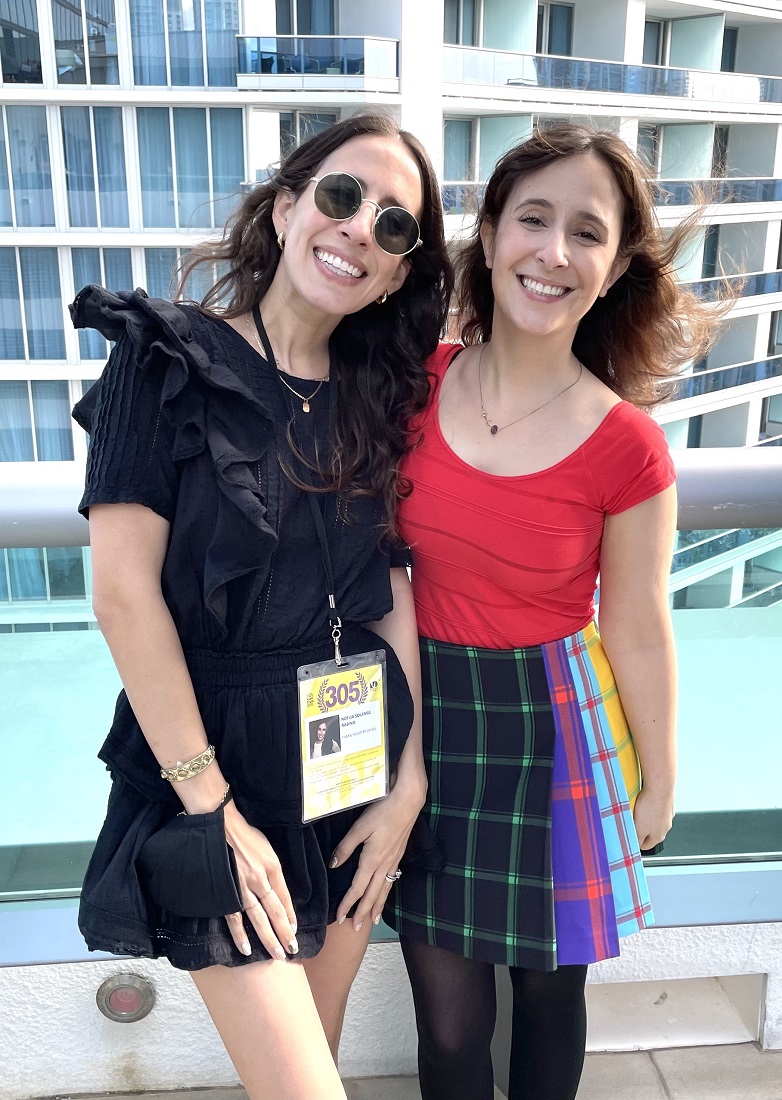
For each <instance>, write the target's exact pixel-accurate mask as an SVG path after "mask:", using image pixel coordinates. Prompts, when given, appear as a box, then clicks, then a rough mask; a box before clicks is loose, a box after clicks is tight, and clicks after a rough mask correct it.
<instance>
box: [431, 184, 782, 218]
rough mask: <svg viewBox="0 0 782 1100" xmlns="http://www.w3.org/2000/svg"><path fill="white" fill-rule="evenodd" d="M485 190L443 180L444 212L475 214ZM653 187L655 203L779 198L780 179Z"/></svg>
mask: <svg viewBox="0 0 782 1100" xmlns="http://www.w3.org/2000/svg"><path fill="white" fill-rule="evenodd" d="M485 190H486V184H485V183H477V182H475V181H474V180H455V181H449V182H448V183H444V184H443V185H442V188H441V194H442V199H443V208H444V210H445V213H446V214H476V213H477V212H478V207H479V206H480V204H481V201H482V199H483V193H484V191H485ZM652 190H653V192H654V198H655V202H656V204H657V206H689V205H692V204H697V203H700V202H707V203H755V202H758V203H768V202H782V180H777V179H712V180H654V181H653V183H652Z"/></svg>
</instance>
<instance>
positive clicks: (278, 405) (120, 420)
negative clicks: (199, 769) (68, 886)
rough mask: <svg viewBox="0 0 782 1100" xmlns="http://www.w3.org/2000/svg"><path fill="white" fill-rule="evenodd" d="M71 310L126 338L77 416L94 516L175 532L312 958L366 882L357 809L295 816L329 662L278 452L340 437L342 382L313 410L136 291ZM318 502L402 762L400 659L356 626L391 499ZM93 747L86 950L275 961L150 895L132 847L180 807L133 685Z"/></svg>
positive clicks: (232, 745)
mask: <svg viewBox="0 0 782 1100" xmlns="http://www.w3.org/2000/svg"><path fill="white" fill-rule="evenodd" d="M71 313H72V317H73V322H74V325H75V326H76V327H77V328H90V327H91V328H96V329H98V331H100V332H101V333H102V334H103V335H104V336H105V337H106V338H107V339H109V340H112V341H116V345H115V347H114V349H113V351H112V353H111V357H110V359H109V361H108V364H107V365H106V368H105V370H104V372H103V374H102V375H101V378H100V379H99V381H98V382H97V383H96V384H95V386H93V387H92V389H91V390H90V391H89V393H88V394H87V395H86V396H85V397H84V398H83V400H82V401H80V402H79V403H78V405H77V406H76V408H75V410H74V417H75V418H76V420H77V421H78V423H79V424H80V425H81V426H82V427H83V428H84V429H85V430H86V431H88V432H89V433H90V451H89V459H88V463H87V478H86V489H85V493H84V497H83V499H82V502H81V505H80V510H81V511H82V512H83V513H84V514H86V513H87V510H88V509H89V507H90V505H93V504H101V503H135V504H143V505H145V506H146V507H148V508H151V509H152V510H153V511H155V512H156V513H158V514H159V515H160V516H162V517H163V518H164V519H166V520H168V522H169V523H170V525H171V529H170V538H169V545H168V551H167V554H166V558H165V564H164V566H163V573H162V588H163V595H164V598H165V600H166V603H167V605H168V608H169V610H170V612H171V615H172V617H173V620H174V623H175V624H176V627H177V630H178V632H179V637H180V639H181V641H182V646H183V649H184V652H185V657H186V660H187V664H188V668H189V670H190V674H191V678H192V681H193V687H194V689H195V693H196V697H197V700H198V704H199V708H200V711H201V715H202V717H203V722H204V726H205V728H206V733H207V736H208V739H209V741H210V742H211V743H212V744H214V745H215V747H216V749H217V758H218V760H219V762H220V767H221V769H222V771H223V773H224V774H225V777H226V780H227V781H228V782H229V783H230V784H231V787H232V789H233V792H234V797H235V800H236V804H237V806H238V807H239V809H240V811H241V812H242V814H244V816H245V817H246V818H247V820H248V821H249V822H250V823H251V824H253V825H255V826H257V827H258V828H259V829H262V830H263V832H264V833H265V834H266V835H267V836H268V838H269V840H270V841H271V843H272V845H273V847H274V849H275V851H276V852H277V854H278V856H279V857H280V860H281V863H282V868H283V872H284V875H285V880H286V882H287V884H288V888H289V889H290V892H291V896H292V899H293V904H294V908H295V911H296V916H297V920H298V932H297V937H298V942H299V947H300V953H299V956H298V957H300V958H308V957H310V956H312V955H315V954H316V953H317V952H318V950H319V949H320V947H321V946H322V944H323V941H324V938H325V932H326V925H327V924H328V923H329V922H331V921H333V920H334V916H335V912H336V909H337V906H338V905H339V902H340V900H341V899H342V897H343V896H344V894H345V893H346V891H347V889H348V888H349V886H350V883H351V881H352V878H353V874H354V872H355V869H356V865H357V861H358V856H357V854H356V855H354V856H353V857H352V858H351V859H350V860H348V861H347V862H346V863H345V864H344V865H343V866H342V867H339V868H337V869H336V870H330V869H329V868H328V861H329V858H330V856H331V853H332V851H333V849H334V847H335V846H336V844H337V843H338V842H339V841H340V839H341V838H342V837H343V836H344V835H345V833H346V832H347V830H348V829H349V828H350V826H351V824H352V823H353V822H354V821H355V819H356V817H357V816H358V815H359V813H360V812H361V811H360V810H351V811H345V812H344V813H341V814H337V815H334V816H333V817H330V818H326V819H323V820H322V821H320V822H316V823H314V824H309V825H302V824H301V793H300V768H299V748H298V737H297V732H296V731H297V702H296V670H297V668H298V667H299V666H300V665H302V664H305V663H310V662H314V661H320V660H327V659H329V658H330V657H331V656H333V650H332V647H331V642H330V636H329V635H330V631H329V626H328V615H327V605H326V596H325V593H326V586H325V584H326V582H325V577H324V572H323V565H322V560H321V554H320V550H319V547H318V542H317V535H316V531H315V526H314V524H313V521H312V515H311V513H310V510H309V504H308V501H307V500H306V494H305V493H304V492H302V491H301V490H299V489H297V488H296V487H295V486H294V485H293V483H292V482H291V481H290V480H289V479H288V478H287V477H286V476H285V474H284V473H283V471H282V468H281V464H280V463H281V460H282V461H283V462H284V463H288V464H290V462H291V461H292V459H293V456H292V454H291V450H290V447H289V444H288V442H287V438H286V429H287V426H288V424H289V423H290V422H291V421H293V430H294V432H295V434H296V439H297V442H298V443H299V445H300V446H301V447H303V448H304V449H305V451H310V453H313V452H314V451H315V449H316V448H317V447H319V446H321V447H322V446H324V445H327V443H328V432H329V411H328V410H329V400H328V393H327V391H328V385H327V384H324V387H323V390H322V392H321V394H319V395H318V397H316V398H313V401H312V406H311V407H312V412H311V413H309V414H304V413H303V412H302V406H301V402H298V401H296V399H295V398H294V397H293V396H292V395H291V394H289V393H288V391H287V390H286V389H285V388H284V387H283V386H282V385H281V383H280V380H279V377H278V376H277V371H276V369H275V368H274V367H273V366H270V365H269V364H268V363H267V362H266V360H265V359H263V358H262V357H261V356H260V355H258V354H256V353H255V352H254V351H253V349H252V348H251V347H250V345H249V344H248V343H247V342H246V341H245V340H244V339H242V337H241V336H239V335H238V334H237V333H236V332H235V331H234V330H233V329H232V328H231V327H230V326H229V325H227V324H225V323H224V322H222V321H220V320H219V319H214V318H210V317H206V316H204V315H203V314H201V313H200V312H199V311H198V310H197V309H195V308H194V307H188V306H178V305H173V304H172V303H171V302H166V301H162V300H159V299H150V298H147V297H146V295H145V294H144V293H143V292H140V291H137V292H135V293H132V294H131V293H121V294H112V293H109V292H107V291H105V290H103V289H102V288H100V287H95V286H90V287H86V288H85V289H84V290H83V291H82V292H81V293H80V294H79V295H78V297H77V298H76V301H75V302H74V303H73V306H72V307H71ZM346 369H349V368H346ZM305 386H306V383H304V382H303V381H302V383H301V385H300V389H301V390H302V392H307V391H305ZM342 504H344V502H342ZM321 506H322V508H323V512H324V519H325V521H326V529H327V532H328V538H329V543H330V551H331V555H332V558H333V562H334V573H335V580H336V586H337V592H336V595H337V600H338V606H339V607H340V611H341V614H342V619H343V623H344V624H345V630H344V633H343V652H345V653H356V652H363V651H364V650H368V649H373V648H376V647H377V646H378V645H382V646H383V647H384V648H385V649H386V652H387V657H388V692H389V745H390V757H391V766H392V768H393V767H395V766H396V763H397V762H398V760H399V756H400V754H401V752H402V749H403V747H404V744H405V740H406V738H407V735H408V733H409V730H410V726H411V723H412V715H413V710H412V700H411V697H410V692H409V690H408V686H407V681H406V679H405V676H404V673H403V671H402V669H401V666H400V665H399V662H398V660H397V658H396V655H395V654H394V653H393V651H392V650H391V649H390V647H389V646H388V645H387V644H386V643H384V642H381V641H380V640H379V639H378V637H377V635H375V634H373V633H372V632H370V631H368V630H366V629H365V628H364V627H362V626H361V625H360V624H362V623H366V622H373V621H376V620H378V619H381V618H382V617H383V616H384V615H385V614H386V613H387V612H389V611H390V610H391V607H392V596H391V586H390V576H389V569H390V566H391V564H392V554H391V552H389V549H388V547H387V546H384V544H383V542H382V541H381V539H380V536H379V524H381V522H382V520H383V512H382V506H381V504H380V502H378V501H376V500H371V499H368V498H361V499H360V500H358V501H351V502H350V504H349V507H348V512H349V516H348V518H347V520H346V517H345V515H344V511H345V509H344V507H343V506H341V503H340V502H339V501H337V499H336V497H335V495H334V494H327V495H325V496H324V497H322V498H321ZM393 560H394V563H396V564H404V561H403V559H402V558H396V559H393ZM99 756H100V759H101V760H102V761H104V763H105V764H106V765H107V767H108V768H109V770H110V771H111V773H112V777H113V785H112V790H111V794H110V797H109V804H108V811H107V816H106V821H105V824H104V826H103V828H102V830H101V833H100V836H99V838H98V842H97V845H96V847H95V851H94V854H93V857H92V859H91V861H90V864H89V867H88V870H87V874H86V877H85V880H84V886H83V890H82V900H81V908H80V915H79V927H80V928H81V931H82V933H83V935H84V937H85V939H86V941H87V944H88V946H89V947H90V948H91V949H93V950H102V951H109V952H113V953H115V954H122V955H133V956H149V957H152V958H155V957H158V956H161V955H165V956H167V957H168V958H169V960H170V961H171V963H172V964H173V965H174V966H176V967H180V968H182V969H186V970H197V969H200V968H202V967H205V966H210V965H213V964H217V963H219V964H224V965H228V966H233V965H239V964H242V963H244V962H251V961H253V960H258V959H265V958H268V957H269V956H268V953H267V952H266V950H265V949H264V947H263V946H262V945H261V943H260V941H259V940H258V938H257V936H256V934H255V932H254V930H253V929H252V927H251V926H250V922H249V921H245V926H246V927H247V931H248V935H249V940H250V944H251V947H252V955H251V956H249V957H248V958H245V956H243V955H241V954H240V953H239V952H238V951H237V949H236V947H235V946H234V944H233V941H232V939H231V937H230V935H229V933H228V929H227V926H226V922H225V920H224V919H223V918H216V919H198V920H190V919H186V918H182V917H178V916H176V915H174V914H172V913H169V912H167V911H166V910H162V909H160V908H159V907H158V906H156V905H155V904H154V903H153V902H152V901H151V899H150V898H149V897H148V896H147V895H145V892H144V890H143V888H142V886H141V884H140V882H139V878H138V876H137V874H136V870H135V860H136V857H137V855H138V852H139V850H140V848H141V846H142V845H143V843H144V842H145V840H146V839H147V838H148V837H149V836H150V835H151V834H152V833H153V832H155V831H156V830H157V829H159V828H161V827H162V826H163V825H165V824H166V823H167V822H168V821H169V820H170V819H171V817H172V816H173V815H174V814H176V813H178V812H179V810H181V803H180V802H179V800H178V798H177V796H176V794H175V793H174V791H173V790H172V788H171V786H170V785H169V784H168V783H167V782H165V781H164V780H162V779H161V778H160V774H159V768H158V764H157V762H156V760H155V758H154V756H153V754H152V752H151V750H150V749H149V747H148V745H147V742H146V740H145V739H144V736H143V734H142V732H141V729H140V728H139V725H138V723H137V721H136V719H135V716H134V714H133V711H132V710H131V707H130V704H129V702H128V699H127V697H126V695H125V693H124V692H123V693H121V694H120V696H119V699H118V701H117V707H116V711H115V714H114V721H113V724H112V726H111V729H110V732H109V734H108V737H107V739H106V741H105V743H104V745H103V747H102V749H101V750H100V753H99ZM422 830H425V826H423V819H419V822H418V823H417V825H416V828H415V829H414V836H416V837H417V840H415V841H414V844H418V847H419V860H420V858H423V861H424V862H426V859H427V856H426V854H425V849H426V847H427V840H426V837H425V836H422ZM421 852H423V853H424V854H423V857H421Z"/></svg>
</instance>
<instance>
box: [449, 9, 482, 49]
mask: <svg viewBox="0 0 782 1100" xmlns="http://www.w3.org/2000/svg"><path fill="white" fill-rule="evenodd" d="M476 31H477V26H476V4H475V0H445V11H444V24H443V42H446V43H450V44H451V45H454V46H475V45H477V34H476Z"/></svg>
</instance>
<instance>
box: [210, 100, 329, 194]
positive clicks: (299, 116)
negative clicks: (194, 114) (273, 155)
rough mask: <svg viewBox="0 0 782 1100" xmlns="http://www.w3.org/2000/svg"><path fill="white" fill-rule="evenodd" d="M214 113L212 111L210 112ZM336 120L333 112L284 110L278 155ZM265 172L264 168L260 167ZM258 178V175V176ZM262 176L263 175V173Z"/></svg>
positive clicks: (285, 155) (288, 152)
mask: <svg viewBox="0 0 782 1100" xmlns="http://www.w3.org/2000/svg"><path fill="white" fill-rule="evenodd" d="M212 113H213V114H214V112H212ZM336 121H337V116H336V115H335V114H329V113H327V112H319V113H317V114H316V113H314V112H312V111H292V112H291V111H285V112H282V113H281V114H280V155H281V156H282V157H283V159H284V158H285V157H287V156H290V154H291V153H292V152H293V150H294V149H295V148H296V146H297V145H300V144H301V142H302V141H306V140H307V138H311V137H314V136H315V134H321V133H323V131H324V130H328V128H329V126H333V125H334V123H335V122H336ZM260 171H263V172H265V171H266V170H265V169H260ZM258 178H260V176H259V177H258ZM264 178H266V177H265V175H264Z"/></svg>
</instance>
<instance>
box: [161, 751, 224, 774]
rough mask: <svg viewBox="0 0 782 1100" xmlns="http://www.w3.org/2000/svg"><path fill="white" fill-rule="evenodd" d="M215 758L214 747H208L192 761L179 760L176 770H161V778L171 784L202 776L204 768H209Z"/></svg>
mask: <svg viewBox="0 0 782 1100" xmlns="http://www.w3.org/2000/svg"><path fill="white" fill-rule="evenodd" d="M214 758H215V747H214V745H207V747H206V748H205V749H204V751H203V752H201V753H199V754H198V756H194V757H193V759H192V760H185V761H184V762H183V761H181V760H177V762H176V767H174V768H161V769H160V778H161V779H167V780H168V781H169V783H181V782H182V781H183V780H185V779H192V778H193V776H194V775H200V774H201V772H202V771H203V770H204V768H208V767H209V765H210V764H211V763H212V761H213V760H214Z"/></svg>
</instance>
